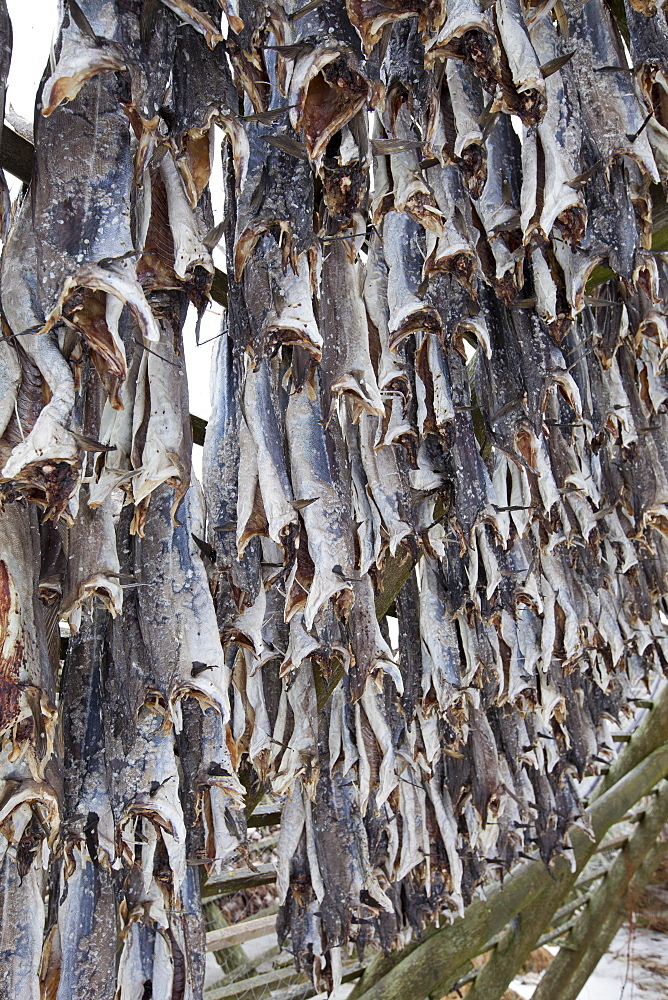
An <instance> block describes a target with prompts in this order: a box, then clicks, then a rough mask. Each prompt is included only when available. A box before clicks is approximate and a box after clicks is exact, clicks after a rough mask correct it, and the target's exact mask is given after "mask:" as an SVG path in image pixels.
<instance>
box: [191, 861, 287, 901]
mask: <svg viewBox="0 0 668 1000" xmlns="http://www.w3.org/2000/svg"><path fill="white" fill-rule="evenodd" d="M275 881H276V868H275V866H274V865H256V866H255V870H252V869H250V868H238V869H237V870H236V871H233V872H229V873H228V874H226V875H221V876H220V878H213V879H209V880H208V881H207V883H206V885H205V886H204V888H203V889H202V896H203V898H204V899H218V898H220V897H221V896H229V895H230V893H232V892H239V891H240V890H241V889H255V888H257V886H259V885H271V883H272V882H275Z"/></svg>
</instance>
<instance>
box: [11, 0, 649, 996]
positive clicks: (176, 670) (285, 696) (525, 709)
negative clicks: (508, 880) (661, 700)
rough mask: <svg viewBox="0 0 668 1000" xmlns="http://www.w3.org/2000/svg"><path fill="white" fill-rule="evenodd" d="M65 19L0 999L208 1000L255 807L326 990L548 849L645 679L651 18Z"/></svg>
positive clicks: (40, 235)
mask: <svg viewBox="0 0 668 1000" xmlns="http://www.w3.org/2000/svg"><path fill="white" fill-rule="evenodd" d="M61 7H62V11H61V21H60V26H59V29H58V33H57V38H56V41H55V45H54V49H53V54H52V58H51V60H50V63H49V65H48V66H47V68H46V70H45V73H44V76H43V78H42V83H41V85H40V88H39V92H38V96H37V105H36V112H35V125H34V150H35V154H34V168H33V176H32V181H31V183H30V184H29V185H27V186H26V187H25V188H24V189H23V191H22V192H21V194H20V196H19V197H18V198H17V199H16V200H15V202H14V204H10V198H9V194H8V189H7V186H6V184H5V183H4V179H3V183H2V190H1V191H0V195H1V196H2V197H1V199H0V200H1V203H2V210H3V211H2V215H3V227H4V228H3V234H4V245H3V255H2V268H1V288H0V295H1V303H2V340H1V341H0V381H1V383H2V391H1V396H0V434H1V436H0V452H1V454H0V470H1V477H2V482H1V483H0V489H1V494H2V507H1V510H0V629H1V631H0V643H1V646H2V652H1V656H0V741H1V745H0V913H1V915H2V920H1V924H0V997H1V998H2V1000H5V998H7V1000H9V998H11V1000H39V998H47V997H48V998H55V1000H65V998H68V1000H69V998H74V1000H91V998H95V1000H114V998H116V1000H141V998H144V997H147V996H152V997H153V998H155V1000H158V998H159V1000H191V998H192V1000H196V998H198V997H201V995H202V989H203V978H204V925H203V920H202V907H201V898H200V877H201V873H203V872H204V873H206V876H207V877H208V878H209V879H214V878H215V877H216V875H220V874H222V873H224V872H225V871H227V870H228V869H229V868H230V867H231V866H233V865H234V864H239V863H240V862H242V861H243V858H244V856H245V851H246V839H247V833H246V811H247V810H248V809H249V808H250V806H251V805H252V803H253V802H255V801H257V799H258V798H259V796H260V795H262V794H266V795H268V796H269V797H270V798H271V799H272V800H273V801H274V802H275V803H277V805H278V806H280V808H281V809H282V818H281V825H280V832H279V836H278V845H277V848H276V872H277V894H278V900H279V902H280V911H279V918H278V931H279V937H280V939H281V941H285V942H286V945H287V946H288V947H289V948H291V949H292V951H293V953H294V956H295V960H296V962H297V964H298V966H299V967H300V968H304V969H306V970H307V971H308V972H309V974H310V975H311V976H312V977H313V979H314V982H315V984H316V986H317V987H318V988H319V989H332V988H334V987H335V986H337V985H338V983H339V982H340V978H341V966H342V960H343V958H344V957H345V955H346V954H347V952H348V948H349V946H350V945H351V943H354V944H355V945H356V946H357V948H358V949H359V952H360V954H362V953H363V951H364V948H365V946H367V945H368V944H370V943H375V944H376V945H380V946H382V948H384V949H385V950H390V949H392V948H394V947H397V946H400V945H402V944H405V943H406V942H407V941H408V940H409V939H410V938H411V936H412V935H415V934H419V933H420V931H421V929H422V928H423V927H424V926H425V925H426V923H427V922H428V921H430V920H433V919H434V918H435V917H437V916H438V917H439V918H440V919H441V920H443V919H446V920H447V919H454V918H456V917H457V915H459V914H462V913H463V912H464V910H465V907H466V906H467V904H468V902H469V901H470V900H471V898H472V895H473V894H474V892H475V891H476V888H477V887H478V886H480V885H481V884H482V883H483V882H484V881H486V880H489V879H492V878H495V877H497V876H498V875H499V874H500V873H503V872H506V871H507V870H509V869H510V868H511V867H512V865H513V864H514V862H515V861H516V859H517V858H518V857H522V856H524V855H525V854H527V853H532V852H533V851H534V849H535V848H536V847H537V849H538V851H539V852H540V855H541V856H542V858H543V860H544V861H545V862H546V863H549V862H550V861H551V860H552V859H553V858H554V857H556V856H557V855H559V854H561V853H564V852H566V854H568V851H569V847H570V845H569V831H570V830H571V829H572V828H573V826H574V825H578V824H580V825H583V824H584V825H586V821H585V818H584V815H583V809H582V806H581V802H580V797H579V794H578V787H577V784H576V782H577V781H578V779H581V778H582V777H583V776H584V775H587V774H592V773H595V772H596V770H597V768H600V767H601V766H602V765H604V764H605V763H606V762H607V761H609V759H610V758H611V756H612V753H613V744H612V741H611V725H612V724H613V723H614V722H616V721H619V720H620V719H623V717H624V716H625V715H628V714H629V712H630V708H631V700H632V699H633V698H634V697H638V696H642V694H643V693H645V692H646V691H647V690H648V689H649V688H651V686H652V685H653V683H654V681H655V678H656V677H657V676H658V675H659V674H660V673H661V672H662V671H663V670H664V669H665V665H666V659H667V658H668V632H667V629H666V622H667V621H668V619H667V618H666V612H667V611H668V609H667V608H666V591H667V589H668V579H667V576H666V573H667V571H668V550H667V548H666V534H667V533H668V506H667V505H668V480H667V475H668V472H667V470H668V454H667V451H668V439H667V437H666V400H667V399H668V380H667V378H666V357H667V352H668V327H667V325H666V296H667V294H668V269H667V264H666V262H665V261H664V257H663V256H662V254H661V253H660V252H657V250H656V248H655V250H652V239H653V226H655V225H656V220H657V218H658V216H659V215H660V209H661V206H662V205H664V204H665V199H664V198H663V192H662V184H665V183H668V111H667V110H666V109H667V108H668V103H667V102H668V25H667V22H666V14H665V12H664V11H663V9H662V8H661V7H659V6H657V5H655V4H654V3H653V2H652V0H624V3H623V6H622V5H620V4H616V5H615V16H614V17H613V15H612V14H611V11H610V9H609V8H608V6H607V5H606V3H605V2H604V0H588V2H587V3H585V4H583V3H581V2H580V0H557V2H556V3H555V2H553V0H538V2H533V0H530V2H523V0H494V2H492V3H490V2H486V0H485V2H483V0H481V2H478V0H449V2H448V3H447V6H446V3H445V0H401V2H399V0H345V2H344V0H320V2H312V3H309V4H306V5H305V6H304V5H303V4H302V3H301V0H297V2H295V0H284V2H279V0H270V2H259V0H220V2H219V0H192V2H190V0H78V2H76V3H75V2H74V0H63V3H62V4H61ZM0 30H1V45H0V76H1V77H2V79H1V81H0V82H1V83H2V86H1V87H0V99H1V100H2V103H3V104H4V87H5V82H6V77H7V72H8V68H9V64H10V55H11V25H10V22H9V18H8V15H7V10H6V6H5V0H0ZM221 139H222V145H221ZM221 163H222V169H223V177H224V181H223V183H224V199H225V211H224V217H223V218H222V219H217V218H214V216H213V211H212V202H211V190H210V186H211V177H212V171H213V170H214V167H216V166H218V165H220V164H221ZM214 176H216V175H214ZM220 194H221V192H219V191H217V192H216V196H217V197H219V196H220ZM221 241H222V242H221ZM217 242H220V246H221V248H224V253H225V257H226V265H227V266H226V270H227V306H226V309H225V314H224V318H223V324H222V329H221V335H220V337H219V338H218V339H217V340H216V348H215V355H214V368H213V374H212V381H211V397H212V415H211V419H210V421H209V424H208V428H207V433H206V440H205V446H204V464H203V469H204V472H203V482H202V484H201V485H200V484H199V483H198V482H197V481H196V479H195V478H194V476H193V472H192V465H191V454H192V438H191V426H190V419H189V403H188V382H187V375H186V369H185V363H184V354H183V326H184V321H185V317H186V313H187V311H188V308H189V306H190V305H192V306H194V308H195V309H196V310H198V311H200V312H202V311H203V310H204V308H205V307H206V305H207V302H208V300H209V293H210V290H211V285H212V280H213V278H214V266H213V261H212V250H213V247H214V246H215V244H216V243H217ZM660 249H661V248H660V247H659V250H660ZM197 391H198V392H199V391H200V389H199V387H198V388H197ZM388 611H389V612H390V615H389V623H388V617H387V613H388ZM379 616H380V617H379ZM59 622H61V623H62V622H67V623H69V630H70V632H71V638H70V639H69V643H68V645H67V653H66V655H65V656H64V662H63V661H62V660H61V654H60V641H59V627H58V626H59ZM392 622H395V623H397V624H396V626H394V628H395V629H396V630H395V631H390V627H389V626H390V623H392ZM395 647H398V648H395ZM193 862H196V863H193ZM201 862H204V863H203V864H202V863H201Z"/></svg>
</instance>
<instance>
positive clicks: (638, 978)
mask: <svg viewBox="0 0 668 1000" xmlns="http://www.w3.org/2000/svg"><path fill="white" fill-rule="evenodd" d="M550 950H552V949H550ZM555 950H556V949H555ZM539 979H540V975H539V974H537V973H528V974H527V975H526V976H523V977H522V978H521V979H516V980H514V981H513V982H512V983H511V984H510V986H511V989H512V990H514V991H515V993H517V994H519V996H521V997H523V998H524V1000H530V998H531V996H532V995H533V992H534V990H535V988H536V984H537V983H538V981H539ZM667 998H668V935H666V934H660V933H659V932H658V931H652V930H648V929H646V928H643V927H636V926H630V925H628V924H626V925H625V926H624V927H622V929H621V930H620V931H619V933H618V934H617V936H616V937H615V939H614V941H613V942H612V944H611V945H610V949H609V951H608V953H607V954H606V955H604V956H603V958H602V959H601V961H600V962H599V963H598V966H597V967H596V971H595V972H594V974H593V976H591V978H590V979H589V981H588V983H587V984H586V986H585V987H584V989H583V990H582V992H581V993H580V995H579V998H578V1000H667Z"/></svg>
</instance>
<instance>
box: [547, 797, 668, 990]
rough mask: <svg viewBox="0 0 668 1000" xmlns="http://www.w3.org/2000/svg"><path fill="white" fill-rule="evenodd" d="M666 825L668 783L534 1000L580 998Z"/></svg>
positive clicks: (624, 850) (576, 928) (583, 916)
mask: <svg viewBox="0 0 668 1000" xmlns="http://www.w3.org/2000/svg"><path fill="white" fill-rule="evenodd" d="M667 821H668V783H666V782H664V783H663V787H662V789H661V791H660V793H659V795H657V796H656V798H655V800H654V802H652V804H651V805H650V806H649V808H648V809H647V811H646V813H645V816H644V818H643V820H642V822H640V823H639V824H638V827H637V829H636V831H635V833H634V834H633V836H632V837H631V838H630V839H629V841H628V842H627V844H626V846H625V847H624V848H623V850H622V851H621V852H620V854H619V855H618V857H617V858H616V859H615V861H614V863H613V864H612V866H611V868H610V871H609V872H608V874H607V876H606V878H605V879H604V880H603V882H602V884H601V885H600V886H599V888H598V889H597V890H596V892H595V893H593V895H592V896H591V898H590V900H589V903H588V906H587V908H586V910H585V912H584V913H583V914H581V916H580V918H579V919H578V921H577V923H576V925H575V926H574V928H573V930H572V931H571V934H570V936H569V938H568V943H567V947H566V948H562V949H561V950H560V951H559V954H558V955H556V956H555V958H554V960H553V961H552V963H551V965H550V967H549V969H548V970H547V971H546V973H545V975H544V976H543V979H542V980H541V982H540V984H539V985H538V988H537V990H536V992H535V993H534V1000H548V998H549V1000H575V997H577V995H578V993H579V992H580V988H581V986H583V985H584V982H585V981H586V979H587V977H588V975H589V972H590V971H591V970H592V969H593V968H594V966H595V965H596V962H597V961H598V959H599V958H600V956H601V955H602V954H603V953H604V951H605V949H606V948H607V946H608V944H609V942H610V940H611V939H612V937H613V936H614V933H615V932H616V929H617V927H618V926H619V924H621V921H622V919H623V910H622V915H621V916H620V901H621V900H622V899H623V898H624V897H625V896H626V895H627V894H628V893H629V882H630V880H631V878H632V876H634V875H635V874H636V872H638V870H639V869H640V867H641V865H642V863H643V862H644V860H645V858H646V856H647V854H648V853H649V851H650V850H651V848H652V847H653V846H654V845H655V843H656V838H657V836H658V835H659V833H660V832H661V830H662V829H663V827H664V825H665V824H666V822H667ZM587 970H589V971H587Z"/></svg>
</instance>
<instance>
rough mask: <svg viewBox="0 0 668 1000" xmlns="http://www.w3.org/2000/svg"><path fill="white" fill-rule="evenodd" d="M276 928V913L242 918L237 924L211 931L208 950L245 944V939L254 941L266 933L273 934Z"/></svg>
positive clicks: (208, 938)
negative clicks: (248, 918)
mask: <svg viewBox="0 0 668 1000" xmlns="http://www.w3.org/2000/svg"><path fill="white" fill-rule="evenodd" d="M275 930H276V914H275V913H269V914H263V915H262V916H261V917H252V918H251V919H250V920H242V921H240V922H239V923H237V924H229V925H228V926H227V927H219V928H217V929H216V930H213V931H209V932H208V933H207V935H206V950H207V951H220V950H221V949H222V948H231V947H233V946H234V945H237V944H243V943H244V941H253V940H254V939H255V938H259V937H264V936H265V934H272V933H273V932H274V931H275Z"/></svg>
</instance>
